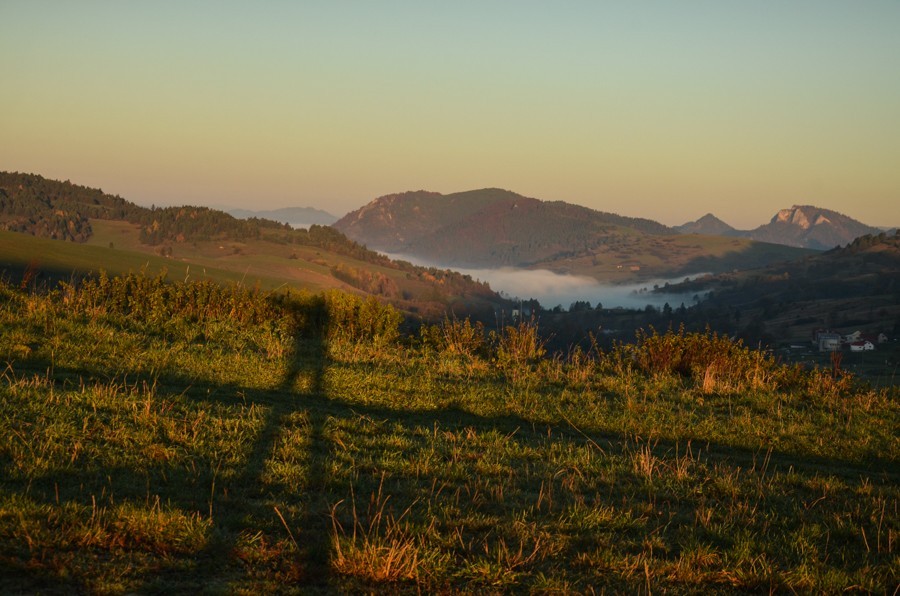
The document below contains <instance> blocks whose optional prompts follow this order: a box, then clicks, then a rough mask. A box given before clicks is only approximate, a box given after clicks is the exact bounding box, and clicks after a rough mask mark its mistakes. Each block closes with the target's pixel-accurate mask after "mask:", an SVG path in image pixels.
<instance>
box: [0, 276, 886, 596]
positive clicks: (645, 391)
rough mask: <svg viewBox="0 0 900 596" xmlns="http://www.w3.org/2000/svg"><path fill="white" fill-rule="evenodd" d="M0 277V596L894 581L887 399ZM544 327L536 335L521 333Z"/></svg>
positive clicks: (670, 339) (266, 301)
mask: <svg viewBox="0 0 900 596" xmlns="http://www.w3.org/2000/svg"><path fill="white" fill-rule="evenodd" d="M399 322H400V315H399V314H398V313H397V312H396V311H394V310H393V309H391V308H390V307H385V306H383V305H381V304H380V303H378V302H376V301H375V300H374V299H362V298H358V297H354V296H351V295H349V294H344V293H340V292H335V291H332V292H327V293H323V294H312V293H300V292H280V293H267V292H264V291H259V290H253V289H248V288H246V287H242V286H239V285H234V286H227V287H226V286H219V285H215V284H212V283H208V282H191V283H166V282H164V281H163V280H162V279H161V278H148V277H143V276H134V275H131V276H128V277H112V278H107V277H106V276H101V277H99V278H95V279H93V280H85V281H84V282H81V283H80V284H79V285H77V286H73V285H66V284H63V285H61V286H59V288H58V289H56V290H53V291H50V292H43V293H36V292H33V291H29V290H26V289H22V288H19V287H15V286H11V285H9V284H5V285H0V362H2V367H3V371H2V375H0V592H2V593H35V592H37V593H66V594H70V593H103V594H116V593H148V592H169V593H186V592H192V593H244V594H257V593H261V592H281V593H292V592H297V593H317V592H320V593H333V592H403V593H406V592H408V593H414V592H475V593H501V592H511V591H512V592H549V593H596V592H613V593H630V594H636V593H647V594H649V593H661V592H671V593H733V592H747V591H752V592H763V591H778V592H804V593H809V592H829V593H834V592H840V591H844V590H849V591H860V592H875V593H892V592H893V591H894V590H895V589H896V586H897V578H898V577H900V544H898V543H900V511H898V503H900V498H898V497H900V488H898V479H900V471H898V470H900V466H898V460H900V437H898V428H900V404H898V397H900V394H898V390H897V388H896V387H888V388H878V389H872V388H870V387H867V386H865V385H864V384H862V383H860V382H858V381H856V380H854V379H853V378H852V377H850V376H848V375H845V374H842V372H841V371H839V370H838V371H831V370H824V371H819V370H817V371H805V370H802V369H800V368H797V367H787V366H783V365H780V364H779V363H777V362H775V361H773V360H772V359H771V358H769V357H767V356H765V355H764V354H761V353H757V352H754V351H751V350H747V349H745V348H743V347H742V346H739V345H736V344H733V343H732V342H730V341H729V340H727V339H723V338H720V337H716V336H714V335H704V334H691V333H684V332H680V331H670V332H668V333H665V334H656V333H652V332H651V333H647V334H642V335H640V336H639V337H638V338H637V340H636V343H635V344H634V345H632V346H618V347H616V348H614V349H613V350H611V351H607V352H601V351H599V350H591V351H587V352H585V351H581V350H572V351H570V352H569V353H566V354H547V353H545V351H544V349H543V346H542V344H541V342H540V340H539V339H538V338H537V335H536V333H535V328H534V324H533V323H526V324H522V325H519V326H516V327H509V328H506V329H504V330H502V331H501V332H499V333H485V332H484V330H483V329H481V328H480V327H479V326H477V325H472V324H469V323H468V322H467V321H446V322H445V323H444V324H442V325H437V326H434V327H426V328H424V329H423V330H422V332H421V333H420V334H418V335H416V336H415V337H407V336H402V335H401V334H400V333H399V331H398V325H399ZM538 324H539V323H538Z"/></svg>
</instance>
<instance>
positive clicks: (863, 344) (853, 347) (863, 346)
mask: <svg viewBox="0 0 900 596" xmlns="http://www.w3.org/2000/svg"><path fill="white" fill-rule="evenodd" d="M874 349H875V344H873V343H872V342H870V341H855V342H853V343H852V344H850V351H851V352H868V351H869V350H874Z"/></svg>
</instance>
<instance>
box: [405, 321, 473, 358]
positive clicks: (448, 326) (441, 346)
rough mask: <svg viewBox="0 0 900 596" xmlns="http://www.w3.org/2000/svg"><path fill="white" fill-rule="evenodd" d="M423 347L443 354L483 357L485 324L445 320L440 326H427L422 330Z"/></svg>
mask: <svg viewBox="0 0 900 596" xmlns="http://www.w3.org/2000/svg"><path fill="white" fill-rule="evenodd" d="M420 333H421V338H422V343H423V345H425V346H427V347H428V348H432V349H434V350H436V351H438V352H439V353H442V354H454V355H459V356H467V357H470V358H474V357H476V356H480V355H483V353H484V351H485V348H486V342H485V334H484V324H483V323H481V322H480V321H479V322H476V323H475V324H474V325H473V324H472V322H471V321H470V320H469V319H468V318H466V319H465V320H462V321H460V320H459V319H444V321H443V322H442V323H441V324H440V325H425V326H423V327H422V330H421V332H420Z"/></svg>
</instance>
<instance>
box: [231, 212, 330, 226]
mask: <svg viewBox="0 0 900 596" xmlns="http://www.w3.org/2000/svg"><path fill="white" fill-rule="evenodd" d="M226 213H228V214H230V215H233V216H234V217H237V218H239V219H249V218H251V217H258V218H261V219H271V220H272V221H277V222H280V223H286V224H288V225H289V226H291V227H294V228H306V227H309V226H311V225H313V224H315V225H320V226H330V225H331V224H333V223H334V222H336V221H337V220H338V218H337V216H335V215H332V214H330V213H328V212H327V211H322V210H321V209H316V208H314V207H284V208H282V209H269V210H262V211H253V210H250V209H226Z"/></svg>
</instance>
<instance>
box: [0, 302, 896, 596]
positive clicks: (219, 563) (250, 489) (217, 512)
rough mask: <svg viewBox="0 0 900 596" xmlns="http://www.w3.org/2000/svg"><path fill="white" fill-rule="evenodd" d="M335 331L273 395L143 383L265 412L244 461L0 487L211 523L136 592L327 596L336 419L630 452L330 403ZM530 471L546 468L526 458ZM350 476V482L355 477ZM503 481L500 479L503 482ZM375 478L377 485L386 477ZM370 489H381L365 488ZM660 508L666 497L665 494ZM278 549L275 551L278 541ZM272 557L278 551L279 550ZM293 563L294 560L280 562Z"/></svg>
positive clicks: (62, 474) (777, 460)
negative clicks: (299, 444) (294, 452)
mask: <svg viewBox="0 0 900 596" xmlns="http://www.w3.org/2000/svg"><path fill="white" fill-rule="evenodd" d="M306 314H308V313H306ZM329 325H330V317H329V315H328V312H327V308H326V307H325V305H324V303H321V304H317V305H316V306H315V308H314V310H313V312H312V313H311V316H310V317H309V319H308V320H307V322H306V324H305V325H304V326H303V328H302V330H301V331H300V332H298V333H297V334H296V335H295V336H294V338H293V346H292V352H291V355H290V358H289V361H288V366H287V367H286V369H285V374H284V377H283V379H281V381H280V383H279V384H278V386H277V387H275V388H273V389H270V390H261V389H248V388H246V387H242V386H238V385H227V384H209V385H201V384H197V383H196V382H195V380H193V379H189V378H184V377H181V376H179V375H178V374H177V373H172V372H168V373H166V372H164V373H163V374H162V375H161V376H159V377H158V378H157V377H154V376H153V375H152V374H151V373H146V372H145V373H138V374H143V377H142V378H141V379H139V380H146V381H148V382H158V383H159V391H160V392H164V393H166V394H167V395H171V396H181V395H183V396H185V399H189V400H191V401H194V402H203V401H206V402H208V403H209V404H210V405H217V406H225V407H233V406H240V405H244V406H256V407H259V408H260V409H261V410H262V411H263V412H264V413H263V415H262V417H261V422H260V425H259V430H258V431H257V432H256V433H255V435H254V437H253V439H252V440H250V441H248V442H247V444H246V445H245V447H244V449H245V454H244V455H243V456H242V458H241V462H240V464H236V465H234V466H226V468H222V467H221V461H220V460H218V461H217V460H216V459H215V458H213V457H205V458H196V457H195V456H192V458H191V462H190V463H191V469H188V468H187V467H185V466H184V465H183V464H180V465H178V466H175V465H172V464H169V463H166V462H165V461H148V462H147V464H146V466H145V467H144V468H143V469H141V470H136V469H134V468H132V467H113V468H105V467H99V466H98V465H96V462H90V461H87V462H85V464H87V467H86V468H84V467H82V468H75V469H69V470H63V471H60V470H51V471H49V472H46V473H44V474H42V475H38V476H35V477H32V478H30V479H29V480H28V481H27V482H18V483H11V482H7V481H4V482H3V484H4V485H5V486H6V487H7V490H10V491H11V492H21V493H23V494H25V495H26V496H27V497H28V498H30V499H34V500H38V501H41V502H43V503H45V504H55V505H64V504H66V503H75V504H79V505H90V504H91V503H92V501H93V499H94V498H95V497H97V496H98V495H97V493H98V492H99V491H101V490H103V491H104V492H105V493H106V494H107V495H108V498H109V502H113V500H115V501H116V502H121V501H123V500H131V501H133V502H137V503H139V502H141V501H144V502H146V503H148V504H150V503H151V501H152V499H153V498H155V497H159V499H160V500H161V501H162V502H163V503H164V504H165V505H167V506H171V507H175V508H177V509H179V510H181V511H183V512H184V513H186V514H195V513H198V514H201V515H203V516H207V515H208V516H209V519H211V521H212V524H211V528H210V530H209V533H208V539H207V541H206V544H205V546H204V547H203V548H202V549H200V550H199V551H196V552H188V553H178V552H165V551H163V552H154V551H153V548H152V547H141V546H140V545H138V546H137V547H135V548H138V549H140V548H149V549H150V551H151V554H153V555H154V556H158V558H157V559H156V561H155V562H154V563H152V564H151V565H149V566H147V567H145V568H141V569H139V570H137V571H135V573H136V574H137V582H136V583H138V584H139V588H138V589H139V590H140V591H146V592H161V591H166V590H168V589H173V588H177V590H178V591H185V590H187V589H192V588H196V589H197V590H198V591H199V590H203V589H207V588H210V587H211V588H212V589H220V590H221V591H227V590H229V589H234V588H235V587H242V588H245V589H246V588H247V587H248V584H249V585H253V582H254V581H256V578H257V576H259V575H261V574H262V573H263V571H265V572H267V573H270V577H277V578H278V581H281V582H283V583H284V584H285V586H293V587H297V588H302V589H304V590H309V591H330V590H336V589H339V586H340V583H339V582H340V578H338V577H336V576H335V574H334V573H333V572H332V563H333V562H332V560H331V554H332V548H333V545H332V543H331V537H332V526H331V521H330V517H329V514H330V512H331V509H330V508H331V506H333V505H334V504H335V503H336V502H338V501H339V500H341V499H346V498H347V496H348V495H349V494H352V493H353V490H354V486H353V481H351V480H349V479H348V478H347V477H342V478H338V477H332V476H330V472H329V471H330V470H332V469H333V466H332V464H334V465H337V463H336V462H335V461H333V459H334V457H335V449H336V446H335V444H334V442H333V440H332V439H330V438H329V423H330V422H331V423H334V422H335V421H336V422H338V423H340V422H342V421H350V420H357V419H360V418H367V419H371V420H375V421H390V424H393V425H395V426H396V427H398V428H399V429H400V430H401V431H402V432H403V433H404V436H408V437H410V442H411V443H410V446H409V447H407V449H413V448H419V449H421V450H422V452H425V451H426V450H427V449H428V442H429V441H430V440H431V439H430V437H429V436H428V433H425V434H422V433H417V431H420V430H422V429H426V430H430V429H432V428H433V429H434V433H435V435H436V434H437V433H438V429H439V427H440V429H441V430H452V431H456V430H460V429H466V428H470V427H471V428H474V429H477V430H478V432H479V433H485V432H488V431H492V430H496V431H498V432H499V433H502V434H503V435H515V441H516V442H517V443H518V444H519V445H520V447H521V448H522V452H527V451H528V449H526V448H535V450H537V449H538V448H539V447H540V446H541V445H544V444H546V442H547V441H549V440H551V439H550V437H552V438H553V440H565V441H567V442H569V443H571V444H574V445H577V446H579V447H589V446H590V447H596V448H598V449H600V450H603V452H605V453H608V454H610V455H621V454H622V453H624V452H625V451H626V449H628V448H629V447H628V446H627V445H625V441H623V437H622V435H621V434H615V433H600V432H587V433H582V432H580V431H579V430H578V429H575V428H574V427H572V426H570V425H567V424H564V423H557V424H535V423H533V422H532V421H530V420H527V419H524V418H520V417H517V416H493V417H484V416H480V415H477V414H473V413H470V412H467V411H465V410H462V409H455V408H443V409H435V410H414V409H400V408H396V409H395V408H390V407H376V406H368V405H362V404H358V403H349V402H342V401H339V400H336V399H334V397H333V396H330V395H329V394H328V388H327V386H326V373H327V372H328V369H329V367H332V366H334V364H333V363H332V362H330V361H329V357H328V345H327V337H328V331H329ZM30 366H31V367H32V369H34V370H40V371H42V372H43V370H46V367H45V366H43V363H40V362H38V361H32V362H31V363H30ZM53 374H54V376H55V377H56V378H62V379H75V378H78V377H89V376H90V375H89V374H85V373H84V371H77V370H65V369H55V370H53ZM131 374H132V373H129V375H131ZM298 424H302V426H303V428H304V429H305V435H304V436H305V442H304V445H305V446H306V447H305V453H306V458H305V459H306V461H305V462H303V466H302V467H303V470H304V472H303V476H302V478H300V479H299V480H298V482H296V484H285V483H278V484H275V483H272V482H271V481H270V479H269V478H267V471H266V470H267V462H269V461H270V459H271V458H272V455H273V452H275V451H276V450H277V449H278V445H279V442H280V441H282V440H284V439H285V436H286V433H287V432H288V430H289V429H290V428H291V427H293V426H296V425H298ZM676 448H677V446H676V445H675V444H674V443H673V442H666V441H656V442H654V444H653V448H652V449H653V453H655V454H657V455H659V456H662V455H664V454H666V453H670V452H672V451H674V450H675V449H676ZM703 452H704V457H705V461H717V460H718V461H723V462H728V464H729V466H731V467H737V468H740V467H743V468H744V469H745V470H746V469H750V468H751V466H752V467H753V468H756V466H757V465H759V464H760V463H761V460H762V457H763V456H766V458H767V462H768V465H769V466H770V467H771V469H774V467H775V466H778V467H779V468H780V469H787V468H788V467H791V468H793V469H794V470H796V471H797V472H803V473H806V474H809V475H812V474H817V473H819V471H827V472H828V473H832V474H839V475H841V476H842V477H843V478H844V479H845V480H846V482H847V483H848V484H852V485H859V484H860V483H861V482H862V480H861V476H862V475H866V474H872V473H873V472H874V473H876V474H881V475H882V476H884V477H885V479H886V480H887V481H893V482H896V481H897V473H896V472H895V471H891V470H892V467H891V466H892V462H890V461H887V460H883V461H882V460H875V461H870V462H867V463H866V464H864V465H863V464H860V463H858V462H843V461H837V460H833V459H828V458H820V459H817V458H812V457H807V456H798V455H796V454H791V453H780V452H772V453H769V454H761V453H759V452H758V451H751V450H747V449H741V448H735V447H733V446H730V445H726V444H719V445H716V444H704V445H703ZM73 461H74V459H73ZM0 462H2V460H0ZM522 463H523V465H528V466H537V464H535V463H533V462H525V461H524V460H523V462H522ZM355 471H356V470H354V472H355ZM369 472H371V473H372V474H373V475H377V473H376V471H374V470H364V471H363V472H362V473H364V474H365V473H369ZM467 472H471V469H467ZM548 472H549V471H548ZM350 476H351V477H352V474H351V475H350ZM618 478H619V481H621V482H623V484H624V485H626V486H630V487H638V486H641V484H642V480H641V478H640V477H639V476H638V475H636V474H632V473H622V474H621V475H620V476H619V477H618ZM373 480H374V479H373ZM435 480H436V479H434V478H429V477H428V476H427V475H425V476H424V477H422V478H420V477H419V476H418V475H415V476H414V475H412V474H409V473H406V474H398V475H396V477H395V478H394V479H393V481H392V484H391V486H390V487H388V490H389V491H390V492H392V494H394V495H396V499H397V501H400V500H402V499H405V502H406V503H410V502H414V501H415V499H416V498H417V497H418V496H421V495H423V494H425V495H427V494H428V491H429V490H431V491H434V486H433V485H431V486H429V484H431V482H432V481H435ZM497 481H498V482H501V481H502V479H498V480H497ZM564 481H565V477H564V476H560V477H557V476H554V475H553V474H550V473H548V474H547V482H548V483H555V484H556V485H557V489H558V492H559V494H563V492H564V491H563V489H562V483H563V482H564ZM374 482H375V483H376V484H377V480H374ZM459 482H460V484H458V485H457V486H456V487H455V488H457V489H461V488H462V489H464V488H466V487H467V485H466V484H464V481H463V480H460V481H459ZM511 483H512V486H511V487H510V488H509V489H508V490H509V491H510V493H513V492H514V493H515V494H508V495H507V498H508V499H509V500H510V501H513V500H517V501H521V502H531V503H533V502H535V501H537V500H539V498H540V497H538V495H537V492H538V487H537V486H535V485H534V480H533V478H532V479H531V481H530V483H529V481H527V480H524V479H519V478H515V479H512V480H511ZM548 486H549V484H548ZM369 488H372V489H374V488H375V487H374V486H372V485H370V486H369ZM540 489H541V490H543V489H544V486H543V485H541V486H540ZM621 490H622V489H621V488H618V487H612V486H610V487H609V491H610V492H609V494H607V495H604V494H599V495H598V494H595V495H583V497H584V498H589V499H593V500H594V502H597V503H603V504H606V505H608V506H610V507H613V506H619V505H621V503H622V496H621V494H619V491H621ZM807 492H808V491H806V489H802V488H798V489H797V492H796V493H794V494H791V495H784V496H779V497H777V498H774V497H773V501H772V507H773V509H777V510H790V509H791V507H793V506H794V502H795V501H798V500H801V499H802V500H808V501H812V500H813V499H814V498H816V497H817V494H814V493H812V492H809V493H808V494H807ZM457 494H459V491H458V492H457ZM466 498H471V499H472V502H469V503H463V509H473V510H475V509H479V508H487V507H489V506H490V505H489V504H485V503H484V502H477V503H476V502H475V501H476V499H475V498H474V497H472V496H471V495H468V496H466V497H463V499H464V500H465V499H466ZM629 498H631V499H634V500H635V501H636V502H639V504H638V505H637V506H635V507H634V509H635V510H636V511H637V510H640V509H641V508H642V507H644V506H646V507H647V508H650V509H653V508H656V507H657V498H658V497H657V495H656V494H653V495H651V494H649V492H647V494H644V491H642V490H640V491H639V490H635V494H633V495H630V496H629ZM660 498H662V499H666V498H668V497H666V495H665V494H664V493H663V494H662V497H660ZM573 503H574V502H573ZM573 503H563V505H566V504H569V505H571V504H573ZM667 506H669V505H668V504H667ZM698 507H699V504H698V503H695V502H681V501H679V500H678V499H676V498H673V503H672V505H671V509H670V512H674V513H673V514H674V515H677V519H678V521H679V523H684V524H691V523H693V519H694V517H695V515H696V513H697V510H698ZM401 509H402V506H401ZM486 513H490V511H486ZM506 513H509V512H506ZM657 522H658V525H659V527H663V525H664V524H665V523H670V522H671V518H669V519H665V518H660V519H659V520H651V522H650V523H651V524H656V523H657ZM644 531H645V530H644V529H643V528H641V527H635V528H629V529H627V530H623V533H624V534H626V535H627V536H626V537H627V538H628V540H629V541H631V542H633V544H631V546H627V547H623V549H625V550H626V551H628V550H630V551H633V552H632V554H634V555H635V556H637V555H638V554H639V553H640V546H639V545H640V538H641V534H642V533H643V532H644ZM479 532H481V533H480V534H479V539H482V540H484V541H485V544H487V543H488V541H489V540H495V539H496V538H497V536H498V534H497V532H498V530H497V529H496V528H494V527H492V526H491V527H486V528H484V529H483V530H479ZM257 535H262V536H263V537H264V539H266V540H269V541H270V542H271V541H280V543H281V544H282V545H285V544H287V543H288V542H290V544H293V545H295V546H296V551H297V552H296V555H292V556H290V557H283V556H282V557H280V558H279V557H275V559H277V561H274V562H273V561H272V560H248V559H246V557H245V555H244V553H243V551H242V546H241V541H242V540H245V539H253V538H254V537H255V536H257ZM581 538H583V540H582V539H579V540H575V539H573V540H572V541H571V542H570V544H569V545H568V546H565V547H564V548H563V549H562V550H561V551H560V552H559V553H557V554H556V555H555V558H556V559H557V560H558V561H571V560H574V559H575V558H576V557H577V556H578V555H579V553H580V551H582V550H588V549H590V548H598V544H599V543H597V544H595V543H594V542H591V540H593V538H591V537H590V536H587V535H585V536H582V537H581ZM507 539H508V540H510V541H511V540H512V538H507ZM270 546H271V548H272V549H276V547H275V546H274V545H270ZM277 548H282V549H283V546H282V547H277ZM19 551H20V552H22V557H21V558H16V557H9V556H4V557H3V560H0V565H2V566H0V569H3V570H4V571H3V573H4V574H7V573H8V574H20V575H23V576H27V577H28V579H27V580H25V581H27V582H28V586H29V588H34V589H35V590H38V589H43V588H42V586H44V585H51V586H52V585H53V584H54V581H57V580H48V579H47V576H45V575H41V573H40V572H38V571H35V569H41V567H40V566H37V567H35V565H33V564H32V563H30V559H29V557H31V558H33V557H34V556H36V555H35V553H28V554H27V556H26V553H25V550H24V549H22V548H21V547H19ZM677 554H678V553H677V552H675V551H673V552H672V553H671V557H673V558H675V557H676V556H677ZM40 556H43V554H42V555H40ZM107 556H109V555H107ZM113 556H115V555H113ZM286 560H291V561H294V562H293V563H291V564H287V565H285V563H284V561H286ZM279 561H280V562H279ZM256 567H259V569H256ZM85 580H86V578H83V577H78V576H77V574H73V573H71V572H70V574H69V579H60V580H58V581H60V582H64V583H66V584H67V585H68V586H69V587H71V588H72V589H74V590H75V591H83V590H85V589H86V587H85V583H84V582H85ZM636 581H637V583H636V584H635V585H630V584H629V585H624V586H621V587H622V589H624V590H626V591H630V590H629V588H633V587H635V586H640V585H641V582H642V581H643V579H641V578H639V579H638V580H636ZM54 587H59V586H58V585H57V586H54ZM270 587H271V586H270Z"/></svg>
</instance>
